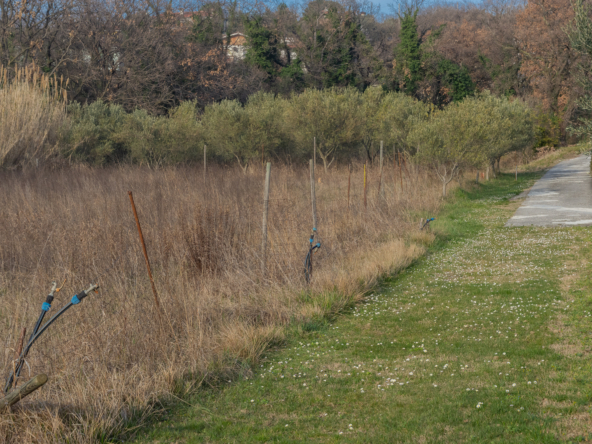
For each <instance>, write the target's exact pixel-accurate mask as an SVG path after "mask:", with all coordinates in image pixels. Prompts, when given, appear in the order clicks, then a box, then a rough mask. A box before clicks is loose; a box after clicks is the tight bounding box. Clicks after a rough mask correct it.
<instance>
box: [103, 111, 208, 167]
mask: <svg viewBox="0 0 592 444" xmlns="http://www.w3.org/2000/svg"><path fill="white" fill-rule="evenodd" d="M113 139H114V140H115V141H117V142H118V143H119V144H121V145H122V146H124V147H126V149H127V151H128V152H129V156H130V158H131V160H132V161H133V162H134V163H138V164H147V165H165V164H170V163H178V162H189V161H192V160H196V159H198V158H200V155H201V148H202V146H203V139H202V138H201V137H200V128H199V126H198V122H197V111H196V106H195V103H194V102H184V103H182V104H181V105H180V106H179V107H178V108H174V109H172V110H171V111H170V113H169V116H168V117H162V116H160V117H153V116H150V115H149V114H148V113H147V112H146V111H144V110H135V111H134V112H133V113H131V114H128V115H127V116H126V117H125V119H124V123H123V125H122V127H121V129H120V130H119V131H118V132H116V133H115V134H113Z"/></svg>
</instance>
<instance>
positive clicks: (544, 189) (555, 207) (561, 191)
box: [506, 156, 592, 227]
mask: <svg viewBox="0 0 592 444" xmlns="http://www.w3.org/2000/svg"><path fill="white" fill-rule="evenodd" d="M530 225H534V226H539V227H554V226H573V225H581V226H586V225H592V176H590V158H589V157H588V156H579V157H576V158H575V159H569V160H564V161H563V162H561V163H559V164H557V165H556V166H554V167H553V168H551V169H550V170H549V171H548V172H547V174H545V175H544V176H543V177H542V178H541V179H540V180H539V181H537V182H536V183H535V184H534V186H533V187H532V188H531V189H530V191H529V193H528V195H527V196H526V200H525V201H524V202H523V203H522V205H521V206H520V208H518V210H516V213H515V214H514V216H512V218H511V219H510V220H508V222H507V223H506V227H523V226H530Z"/></svg>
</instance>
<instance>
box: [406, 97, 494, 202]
mask: <svg viewBox="0 0 592 444" xmlns="http://www.w3.org/2000/svg"><path fill="white" fill-rule="evenodd" d="M483 108H484V107H483V103H482V101H480V100H479V99H475V98H468V99H465V100H464V101H462V102H455V103H452V104H450V105H448V107H446V108H445V109H444V110H443V111H437V112H435V113H433V114H432V117H431V119H430V120H429V121H427V122H422V123H420V124H416V125H414V127H413V129H412V130H411V132H410V133H409V136H408V142H409V143H410V145H412V146H414V148H415V155H414V160H415V161H416V162H418V163H420V164H424V165H426V166H428V167H430V168H431V169H432V170H433V171H434V172H435V173H436V175H437V176H438V178H439V179H440V180H441V181H442V195H443V196H446V187H447V186H448V184H449V183H450V182H451V181H452V180H453V179H454V178H455V177H456V176H457V175H458V173H459V170H460V168H462V167H464V166H474V165H477V164H479V163H480V162H482V161H483V151H482V150H480V148H481V147H482V146H483V145H484V144H485V143H486V142H487V137H488V128H487V126H488V124H489V122H487V119H486V118H484V117H483V116H482V111H483Z"/></svg>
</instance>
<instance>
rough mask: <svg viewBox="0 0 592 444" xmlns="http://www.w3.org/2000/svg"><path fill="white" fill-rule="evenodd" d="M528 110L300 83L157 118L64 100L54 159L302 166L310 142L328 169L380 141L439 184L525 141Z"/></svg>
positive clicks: (365, 154) (371, 155)
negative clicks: (287, 92) (289, 89)
mask: <svg viewBox="0 0 592 444" xmlns="http://www.w3.org/2000/svg"><path fill="white" fill-rule="evenodd" d="M534 128H535V125H534V119H533V111H532V109H531V108H530V107H529V106H528V105H527V104H526V103H525V102H523V101H521V100H519V99H508V98H505V97H497V96H494V95H492V94H491V93H489V92H484V93H478V94H475V95H473V96H471V97H467V98H465V99H464V100H462V101H459V102H454V103H452V104H450V105H448V106H446V107H445V108H443V109H439V108H437V107H435V106H433V105H431V104H426V103H424V102H422V101H420V100H417V99H415V98H413V97H410V96H409V95H407V94H404V93H402V92H385V91H384V90H383V89H381V88H377V87H374V88H368V89H366V91H364V92H363V93H362V92H360V91H359V90H357V89H355V88H352V87H349V88H328V89H324V90H318V89H307V90H305V91H303V92H302V93H300V94H295V93H294V94H292V95H291V96H290V97H288V98H283V97H281V96H278V95H275V94H272V93H266V92H258V93H256V94H253V95H251V96H250V97H249V98H248V100H247V102H246V103H245V104H242V103H240V102H239V101H238V100H222V101H221V102H218V103H214V104H211V105H208V106H206V107H205V109H204V110H203V112H200V111H199V108H198V107H197V105H196V103H195V102H190V101H188V102H183V103H182V104H181V105H180V106H178V107H176V108H173V109H171V110H170V112H169V115H167V116H151V115H150V114H148V113H147V112H146V111H145V110H135V111H134V112H132V113H126V112H125V110H124V109H123V108H122V107H121V106H120V105H110V104H105V103H104V102H102V101H96V102H94V103H92V104H89V105H80V104H78V103H73V104H70V105H69V118H68V120H67V121H66V123H65V124H64V129H63V131H62V140H61V142H60V143H59V145H60V146H61V150H62V155H64V156H66V157H69V158H74V159H77V160H79V161H84V162H91V163H95V164H105V163H114V162H118V161H119V162H121V161H125V162H128V161H132V162H134V163H139V164H148V165H167V164H176V163H191V162H201V160H202V158H203V157H202V156H203V153H204V151H203V150H204V146H205V147H207V148H206V154H207V156H208V157H209V158H210V159H211V160H213V161H216V162H217V163H221V164H236V165H238V166H240V167H241V168H242V170H243V171H244V172H245V173H246V172H247V171H248V170H249V169H250V168H259V167H260V165H261V164H264V163H265V162H267V161H269V160H275V161H280V162H283V163H296V164H305V163H306V162H307V160H308V159H310V158H311V157H312V155H313V149H314V148H313V147H314V145H313V144H316V153H317V156H318V157H319V159H320V161H321V162H322V167H323V168H324V170H325V172H328V171H329V169H330V168H331V166H332V165H334V164H335V163H336V162H351V160H352V159H354V158H358V159H361V160H362V161H367V162H369V163H372V162H373V161H374V160H375V159H376V157H377V155H378V153H379V148H380V146H381V145H382V146H383V147H384V148H385V149H386V152H387V155H389V157H390V156H392V155H394V153H400V154H401V155H404V156H406V158H408V159H409V160H410V161H412V162H416V163H418V164H422V165H425V166H427V167H429V168H431V169H432V170H433V171H434V173H435V174H436V175H437V176H438V177H439V178H440V180H442V183H443V193H444V194H446V186H447V184H448V183H449V182H450V181H451V180H453V179H454V178H455V177H456V176H457V174H458V173H459V172H460V171H461V170H463V169H466V168H480V167H484V166H491V167H492V170H493V171H495V164H496V161H497V163H498V168H499V159H500V158H501V157H502V156H503V155H504V154H507V153H509V152H512V151H519V150H523V149H526V148H529V147H532V143H533V134H534Z"/></svg>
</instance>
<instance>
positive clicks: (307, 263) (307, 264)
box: [304, 230, 321, 284]
mask: <svg viewBox="0 0 592 444" xmlns="http://www.w3.org/2000/svg"><path fill="white" fill-rule="evenodd" d="M315 231H316V230H315ZM309 240H310V247H309V248H308V253H307V254H306V257H305V258H304V279H305V280H306V283H307V284H309V283H310V277H311V276H312V253H313V251H315V250H316V249H317V248H321V243H320V242H317V243H316V244H315V245H313V241H314V232H313V234H311V235H310V239H309Z"/></svg>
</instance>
